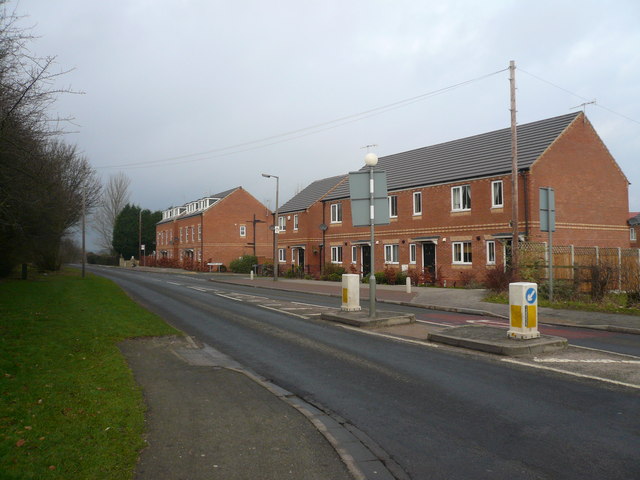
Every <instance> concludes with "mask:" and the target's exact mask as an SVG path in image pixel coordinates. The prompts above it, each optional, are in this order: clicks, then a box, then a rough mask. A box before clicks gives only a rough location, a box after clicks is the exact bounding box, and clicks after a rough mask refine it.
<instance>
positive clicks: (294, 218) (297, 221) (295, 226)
mask: <svg viewBox="0 0 640 480" xmlns="http://www.w3.org/2000/svg"><path fill="white" fill-rule="evenodd" d="M299 221H300V220H299V218H298V214H297V213H296V214H295V215H294V216H293V229H294V230H298V226H299Z"/></svg>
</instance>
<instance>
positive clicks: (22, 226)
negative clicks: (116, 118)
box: [0, 0, 161, 277]
mask: <svg viewBox="0 0 640 480" xmlns="http://www.w3.org/2000/svg"><path fill="white" fill-rule="evenodd" d="M9 3H10V2H9V1H8V0H0V277H2V276H7V275H8V274H10V273H11V272H13V271H14V270H15V268H16V267H17V266H18V265H20V264H32V265H34V266H36V267H37V268H38V269H39V270H41V271H45V270H58V269H59V268H60V266H61V264H62V262H63V260H64V258H63V256H62V252H69V251H73V252H74V253H75V255H76V257H77V255H79V253H80V250H79V247H77V244H76V243H75V242H74V241H73V240H72V239H71V237H70V233H72V231H73V229H74V227H77V226H78V224H79V222H80V220H81V219H82V217H83V215H86V216H87V217H88V218H90V219H91V223H92V224H93V227H94V229H95V231H96V232H97V234H98V239H99V248H100V249H101V252H103V253H105V254H107V255H115V256H123V257H125V258H130V257H131V256H135V257H137V256H138V248H139V244H138V242H139V235H140V234H141V240H142V243H143V244H145V245H146V252H147V253H148V254H150V253H151V252H153V251H154V250H155V224H156V223H157V222H158V221H159V220H160V218H161V213H160V212H151V211H149V210H142V209H141V208H140V207H139V206H136V205H132V204H130V203H129V185H130V180H129V178H127V177H126V175H124V174H122V173H118V174H115V175H112V176H110V177H109V179H108V180H107V181H106V183H105V185H104V188H103V187H102V185H101V181H100V178H99V177H98V175H97V173H96V171H95V170H94V168H93V167H92V166H91V164H90V163H89V161H88V159H87V158H86V157H85V156H84V155H83V154H82V153H81V152H80V151H79V150H78V148H77V147H76V146H75V145H72V144H69V143H67V142H66V141H65V140H63V136H64V133H65V131H64V126H65V125H66V123H67V122H68V121H70V120H72V119H70V118H60V117H59V116H57V115H56V114H55V112H54V110H53V106H54V103H55V101H56V99H57V98H58V97H59V96H60V95H63V94H75V93H77V92H74V91H72V90H70V89H66V88H65V89H60V88H56V87H55V85H56V82H57V80H58V77H60V76H62V75H64V74H65V73H67V72H64V71H55V70H54V69H55V68H56V64H55V57H36V56H34V55H33V54H32V53H31V52H30V50H29V48H28V46H29V44H30V42H31V40H33V36H32V35H31V33H30V31H29V29H24V28H21V27H20V20H21V17H20V16H18V15H17V14H16V12H15V11H14V10H9V8H8V5H9ZM90 214H93V215H91V216H90ZM140 226H142V227H141V228H140ZM77 258H79V257H77Z"/></svg>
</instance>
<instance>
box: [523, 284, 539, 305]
mask: <svg viewBox="0 0 640 480" xmlns="http://www.w3.org/2000/svg"><path fill="white" fill-rule="evenodd" d="M537 298H538V292H536V289H535V288H529V289H528V290H527V293H526V294H525V299H526V300H527V303H528V304H529V305H533V304H534V303H536V299H537Z"/></svg>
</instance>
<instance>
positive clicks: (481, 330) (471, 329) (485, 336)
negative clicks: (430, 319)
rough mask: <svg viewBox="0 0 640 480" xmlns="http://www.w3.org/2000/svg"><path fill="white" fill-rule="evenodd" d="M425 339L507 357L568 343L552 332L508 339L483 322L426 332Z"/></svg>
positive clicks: (502, 332) (559, 346)
mask: <svg viewBox="0 0 640 480" xmlns="http://www.w3.org/2000/svg"><path fill="white" fill-rule="evenodd" d="M428 339H429V341H432V342H437V343H444V344H446V345H452V346H454V347H462V348H469V349H471V350H479V351H481V352H487V353H495V354H497V355H505V356H509V357H518V356H524V355H533V354H540V353H547V352H554V351H556V350H562V349H563V348H566V347H567V345H568V344H569V342H568V341H567V339H566V338H562V337H555V336H552V335H540V336H539V337H538V338H531V339H513V338H508V337H507V335H506V331H505V329H504V328H499V327H488V326H484V325H465V326H463V327H452V328H447V329H446V330H443V331H441V332H437V333H429V337H428Z"/></svg>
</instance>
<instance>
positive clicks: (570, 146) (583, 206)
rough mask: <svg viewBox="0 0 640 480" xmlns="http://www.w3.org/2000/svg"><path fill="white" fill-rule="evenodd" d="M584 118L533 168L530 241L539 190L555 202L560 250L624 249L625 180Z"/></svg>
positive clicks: (539, 237)
mask: <svg viewBox="0 0 640 480" xmlns="http://www.w3.org/2000/svg"><path fill="white" fill-rule="evenodd" d="M583 118H584V117H582V116H580V117H578V118H577V119H576V120H575V121H574V122H573V123H572V124H571V125H570V126H569V128H568V129H567V131H566V132H565V133H564V134H563V135H561V136H560V137H559V138H558V139H557V140H556V142H555V143H554V144H553V145H552V146H551V148H549V150H548V151H547V152H546V153H545V154H544V155H543V156H542V157H540V159H538V161H536V163H534V165H533V167H532V169H531V196H530V199H531V209H532V212H533V214H534V215H533V220H534V222H533V225H534V228H533V229H532V235H531V240H532V241H546V239H547V233H540V232H539V229H538V228H537V227H538V225H539V223H538V222H539V210H538V209H539V203H538V202H539V187H552V188H553V189H554V190H555V197H556V232H555V233H554V237H553V242H554V243H555V244H558V245H570V244H572V245H580V246H591V245H597V246H600V247H625V246H627V245H629V229H628V226H627V223H626V222H627V217H628V214H629V210H628V208H629V206H628V202H629V200H628V181H627V179H626V177H625V175H624V174H623V173H622V171H621V170H620V168H619V166H618V165H617V163H616V162H615V160H614V159H613V157H612V156H611V154H610V153H609V151H608V150H607V148H606V147H605V146H604V144H603V143H602V141H601V140H600V138H599V136H598V135H597V133H596V132H595V130H594V129H593V127H592V126H591V124H590V123H589V122H588V121H584V120H583Z"/></svg>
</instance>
